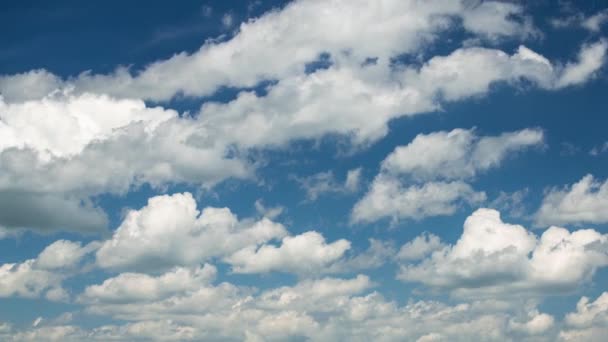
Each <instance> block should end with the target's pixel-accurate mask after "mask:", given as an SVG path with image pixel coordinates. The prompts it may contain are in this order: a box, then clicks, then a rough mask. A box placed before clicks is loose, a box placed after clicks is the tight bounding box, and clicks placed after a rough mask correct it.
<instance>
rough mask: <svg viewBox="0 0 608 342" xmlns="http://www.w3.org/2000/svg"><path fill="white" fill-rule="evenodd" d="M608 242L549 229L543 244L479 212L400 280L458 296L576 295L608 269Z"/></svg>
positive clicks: (590, 233) (591, 234)
mask: <svg viewBox="0 0 608 342" xmlns="http://www.w3.org/2000/svg"><path fill="white" fill-rule="evenodd" d="M607 241H608V236H606V235H602V234H600V233H598V232H597V231H595V230H592V229H584V230H578V231H574V232H572V233H571V232H569V231H568V230H566V229H564V228H559V227H550V228H549V229H547V230H546V231H545V232H544V233H543V234H542V235H541V236H540V238H539V239H537V237H536V236H535V235H534V234H533V233H532V232H530V231H528V230H527V229H526V228H524V227H522V226H519V225H511V224H507V223H504V222H502V221H501V219H500V214H499V212H497V211H495V210H492V209H479V210H477V211H475V212H474V213H473V214H472V215H471V216H469V217H468V218H467V220H466V221H465V224H464V231H463V233H462V236H461V237H460V239H459V240H458V241H457V242H456V243H455V244H453V245H448V246H446V247H444V248H443V249H440V250H437V251H435V252H433V253H432V254H431V255H430V256H429V257H427V258H425V259H423V260H422V261H421V262H419V263H410V264H404V265H402V266H401V270H400V272H399V275H398V277H399V279H401V280H404V281H409V282H420V283H422V284H425V285H427V286H429V287H431V288H439V289H447V290H451V291H452V294H454V295H456V296H465V297H466V296H501V295H511V294H518V295H530V294H533V295H539V294H541V295H544V294H549V293H559V292H564V291H572V290H574V289H576V288H578V287H579V286H580V285H582V284H583V283H585V282H587V281H589V280H591V278H592V277H593V275H594V274H595V271H596V270H597V269H598V268H600V267H604V266H606V265H608V250H607V249H606V247H607V246H608V244H607Z"/></svg>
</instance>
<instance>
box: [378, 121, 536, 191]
mask: <svg viewBox="0 0 608 342" xmlns="http://www.w3.org/2000/svg"><path fill="white" fill-rule="evenodd" d="M542 143H543V132H542V131H541V130H538V129H524V130H521V131H515V132H508V133H503V134H501V135H498V136H478V135H477V134H476V133H475V131H474V130H472V129H471V130H465V129H454V130H452V131H449V132H446V131H440V132H434V133H429V134H419V135H417V136H416V137H415V138H414V140H412V142H411V143H409V144H408V145H405V146H398V147H396V148H395V150H394V151H393V152H391V153H390V154H389V155H388V156H387V157H386V158H385V159H384V161H383V162H382V170H383V171H385V172H387V173H391V174H400V175H401V174H403V175H407V176H411V177H412V178H414V179H416V180H434V179H467V178H471V177H474V176H476V175H477V173H479V172H483V171H487V170H489V169H491V168H495V167H497V166H499V165H500V163H501V162H502V161H503V160H504V159H505V158H506V157H507V156H508V155H511V154H513V153H515V152H519V151H522V150H525V149H527V148H530V147H534V146H539V145H540V144H542Z"/></svg>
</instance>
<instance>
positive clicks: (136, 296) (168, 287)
mask: <svg viewBox="0 0 608 342" xmlns="http://www.w3.org/2000/svg"><path fill="white" fill-rule="evenodd" d="M216 273H217V269H216V268H215V267H214V266H212V265H209V264H205V265H204V266H203V267H196V268H193V269H188V268H183V267H176V268H173V269H171V270H169V271H168V272H167V273H164V274H162V275H160V276H157V277H154V276H149V275H147V274H142V273H121V274H119V275H118V276H116V277H113V278H109V279H106V280H105V281H104V282H103V283H102V284H100V285H91V286H88V287H87V288H86V289H85V290H84V293H83V294H82V295H81V296H80V298H79V301H80V302H82V303H97V302H102V303H125V302H139V301H142V302H143V301H154V300H161V299H164V298H167V297H170V296H174V295H178V294H182V293H188V292H192V291H196V290H198V289H199V288H200V287H201V286H204V285H208V284H210V283H211V282H212V281H213V280H214V279H215V276H216Z"/></svg>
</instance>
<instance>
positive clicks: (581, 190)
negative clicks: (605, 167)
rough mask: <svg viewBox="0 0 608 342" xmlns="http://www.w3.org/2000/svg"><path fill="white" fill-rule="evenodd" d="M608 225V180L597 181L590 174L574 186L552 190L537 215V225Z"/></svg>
mask: <svg viewBox="0 0 608 342" xmlns="http://www.w3.org/2000/svg"><path fill="white" fill-rule="evenodd" d="M605 222H608V180H606V181H605V182H604V183H602V182H599V181H596V180H595V179H594V178H593V176H592V175H586V176H585V177H583V178H582V179H581V180H580V181H578V182H576V183H574V184H572V186H569V187H566V188H563V189H557V188H554V189H551V190H550V191H549V192H548V193H547V194H546V195H545V198H544V199H543V202H542V204H541V206H540V208H539V209H538V211H537V212H536V223H537V224H538V225H547V224H567V223H575V224H580V223H605Z"/></svg>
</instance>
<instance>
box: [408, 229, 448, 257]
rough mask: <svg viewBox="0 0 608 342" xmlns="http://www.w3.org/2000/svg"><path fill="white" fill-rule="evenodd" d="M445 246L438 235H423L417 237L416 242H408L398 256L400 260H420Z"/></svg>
mask: <svg viewBox="0 0 608 342" xmlns="http://www.w3.org/2000/svg"><path fill="white" fill-rule="evenodd" d="M442 247H444V245H443V244H442V243H441V240H440V239H439V237H438V236H437V235H433V234H423V235H420V236H417V237H416V238H415V239H414V240H412V241H409V242H407V243H406V244H404V245H403V246H401V249H399V253H398V254H397V259H399V260H420V259H422V258H424V257H425V256H427V255H429V254H430V253H431V252H434V251H436V250H438V249H441V248H442Z"/></svg>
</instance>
